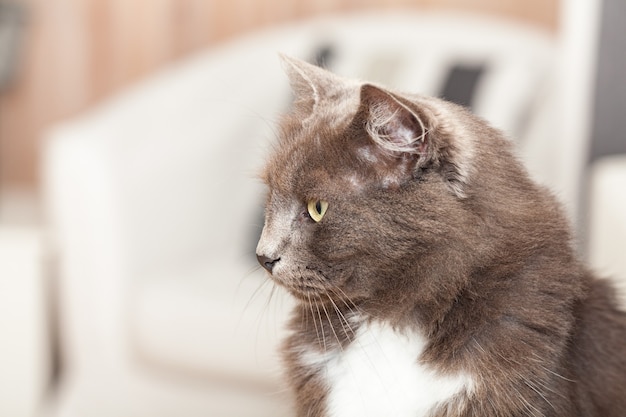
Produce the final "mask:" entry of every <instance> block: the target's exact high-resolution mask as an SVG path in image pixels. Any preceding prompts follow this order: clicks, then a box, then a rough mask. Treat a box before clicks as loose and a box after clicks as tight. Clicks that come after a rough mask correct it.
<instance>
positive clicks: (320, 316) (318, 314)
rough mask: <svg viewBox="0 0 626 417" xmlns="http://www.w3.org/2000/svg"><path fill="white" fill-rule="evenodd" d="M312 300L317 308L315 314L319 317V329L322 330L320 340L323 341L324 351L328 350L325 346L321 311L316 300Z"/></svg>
mask: <svg viewBox="0 0 626 417" xmlns="http://www.w3.org/2000/svg"><path fill="white" fill-rule="evenodd" d="M314 301H315V308H316V309H317V316H318V317H319V319H320V330H321V332H322V342H323V343H324V352H328V347H327V346H326V334H325V333H326V332H324V322H323V321H322V313H321V312H320V306H319V304H318V302H317V300H314ZM318 337H319V336H318Z"/></svg>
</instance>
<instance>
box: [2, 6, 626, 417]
mask: <svg viewBox="0 0 626 417" xmlns="http://www.w3.org/2000/svg"><path fill="white" fill-rule="evenodd" d="M624 21H626V3H624V2H623V1H621V0H506V1H502V0H363V1H359V0H337V1H326V0H304V1H298V2H293V1H287V0H255V1H252V0H229V1H225V0H21V1H20V0H0V369H1V370H2V372H0V415H2V416H11V417H32V416H42V417H43V416H50V417H52V416H67V417H73V416H76V417H83V416H90V417H92V416H103V417H105V416H106V417H108V416H116V417H120V416H121V417H123V416H129V417H141V416H151V417H154V416H164V417H165V416H177V417H178V416H242V417H244V416H256V417H259V416H268V417H269V416H273V417H277V416H281V415H285V416H286V415H289V414H290V413H289V409H290V398H289V395H288V392H287V391H286V390H285V388H284V386H283V382H282V378H281V375H280V364H279V360H278V358H277V355H276V351H277V349H278V340H279V339H280V337H281V335H282V330H281V329H282V326H283V324H284V321H285V318H286V316H287V312H288V310H289V307H290V303H291V301H290V299H289V298H288V297H286V296H285V295H284V294H283V293H282V292H281V291H280V290H278V289H274V288H273V286H272V284H271V283H269V282H268V281H267V280H266V279H265V278H264V276H263V274H261V273H260V272H259V271H258V268H256V267H255V260H254V247H255V245H256V238H257V235H258V233H259V230H260V228H261V226H262V208H261V202H262V198H263V187H262V185H260V184H259V183H258V181H256V180H255V173H256V172H257V171H258V168H259V166H260V165H261V163H262V160H263V156H264V154H265V152H266V151H267V149H268V148H269V146H270V145H269V144H270V143H271V141H272V138H273V137H274V135H275V123H276V120H277V117H278V115H279V114H280V113H281V112H284V111H285V110H287V109H288V108H289V105H290V100H291V93H290V91H289V87H288V84H287V80H286V79H285V76H284V75H283V73H282V70H281V66H280V63H279V60H278V57H277V54H278V52H283V53H288V54H290V55H293V56H296V57H299V58H302V59H306V60H309V61H311V62H313V63H316V64H319V65H324V66H326V67H329V68H330V69H332V70H333V71H335V72H338V73H340V74H343V75H346V76H351V77H359V78H363V79H368V80H372V81H377V82H381V83H385V84H386V85H389V86H391V87H395V88H398V89H401V90H408V91H414V92H420V93H424V94H432V95H438V96H442V97H445V98H447V99H449V100H452V101H456V102H458V103H460V104H463V105H466V106H468V107H470V108H471V109H472V110H473V111H474V112H475V113H477V114H479V115H481V116H482V117H485V118H486V119H487V120H489V121H490V122H491V123H493V124H494V125H496V126H497V127H499V128H501V129H502V130H503V131H504V132H505V133H506V134H507V135H508V136H509V137H510V138H511V140H513V141H515V142H516V143H517V145H518V148H519V150H520V157H521V158H522V159H523V160H524V162H525V163H526V164H527V166H528V167H529V169H530V171H531V174H532V175H533V176H534V177H535V178H536V179H537V180H538V181H540V182H542V183H544V184H546V185H547V186H549V187H550V188H552V189H553V190H554V192H555V193H556V194H557V195H558V196H559V197H560V198H561V199H562V201H563V202H564V204H565V207H566V210H567V213H568V215H569V216H570V219H571V222H572V225H573V226H574V228H575V229H576V230H577V233H578V243H577V245H578V248H579V250H580V253H581V256H583V257H584V258H585V259H586V260H587V261H588V262H589V263H590V265H591V266H592V267H593V268H594V269H595V270H596V271H598V272H599V273H601V274H603V275H605V276H612V277H613V279H615V280H616V282H617V283H618V285H623V283H624V282H626V256H625V255H626V191H625V190H626V135H625V134H624V132H626V125H625V124H626V117H625V116H626V83H625V82H624V79H625V77H626V55H625V54H624V53H623V51H624V50H625V49H626V48H625V47H626V29H625V28H624V25H623V22H624Z"/></svg>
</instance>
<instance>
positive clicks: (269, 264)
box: [256, 255, 280, 274]
mask: <svg viewBox="0 0 626 417" xmlns="http://www.w3.org/2000/svg"><path fill="white" fill-rule="evenodd" d="M256 259H257V260H258V261H259V263H260V264H261V266H262V267H263V268H265V269H267V272H269V273H270V274H271V273H272V270H273V269H274V265H276V264H277V263H278V261H280V258H278V259H272V258H268V257H267V256H265V255H257V256H256Z"/></svg>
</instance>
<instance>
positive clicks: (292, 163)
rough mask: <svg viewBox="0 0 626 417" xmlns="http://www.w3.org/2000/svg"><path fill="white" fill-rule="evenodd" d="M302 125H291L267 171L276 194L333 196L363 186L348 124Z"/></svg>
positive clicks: (266, 173) (291, 121) (280, 141)
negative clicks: (346, 131) (346, 132)
mask: <svg viewBox="0 0 626 417" xmlns="http://www.w3.org/2000/svg"><path fill="white" fill-rule="evenodd" d="M320 122H321V123H318V124H316V125H313V124H311V125H308V126H303V125H301V124H300V125H299V124H298V121H297V120H290V121H287V123H286V126H283V129H282V131H283V133H282V135H281V138H280V140H279V141H278V145H277V146H276V148H275V149H274V152H273V154H272V155H271V157H270V158H269V160H268V163H267V165H266V167H265V171H264V180H265V182H266V183H267V184H268V185H269V187H270V188H271V189H272V190H275V191H277V192H280V193H281V194H292V195H310V196H315V195H318V196H319V195H329V194H335V193H338V194H341V193H345V192H349V191H351V190H354V189H355V188H356V187H357V185H359V184H360V183H362V182H363V181H362V179H361V174H360V173H359V168H358V166H357V164H358V160H357V158H356V157H355V155H354V149H352V148H354V146H351V144H350V140H349V138H346V134H345V126H346V125H347V124H348V123H349V120H348V122H344V123H342V124H340V125H339V127H337V126H333V125H332V124H331V123H329V122H323V120H320Z"/></svg>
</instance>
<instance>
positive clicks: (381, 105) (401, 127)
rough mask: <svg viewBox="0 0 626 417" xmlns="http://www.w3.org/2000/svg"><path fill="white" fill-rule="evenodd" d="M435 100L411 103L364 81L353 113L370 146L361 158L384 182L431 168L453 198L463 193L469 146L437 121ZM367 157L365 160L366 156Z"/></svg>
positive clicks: (394, 181) (439, 111)
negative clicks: (357, 109)
mask: <svg viewBox="0 0 626 417" xmlns="http://www.w3.org/2000/svg"><path fill="white" fill-rule="evenodd" d="M439 105H443V104H442V103H439V102H432V103H430V104H429V105H426V104H425V103H422V104H417V103H416V102H415V101H414V100H409V99H406V98H404V97H402V96H400V95H396V94H394V93H392V92H389V91H386V90H384V89H382V88H379V87H376V86H373V85H369V84H364V85H363V86H361V93H360V106H359V111H358V112H357V115H356V117H355V121H356V122H357V123H358V126H360V127H364V128H365V130H366V132H367V135H368V137H369V138H370V139H371V143H372V145H371V146H370V147H369V149H367V148H366V156H369V159H370V160H371V161H375V162H372V163H376V164H378V165H377V167H376V168H377V171H378V172H379V175H380V176H381V177H382V178H383V181H385V182H386V183H388V184H399V183H402V182H403V181H408V180H411V179H412V178H414V177H415V176H416V175H419V172H420V170H422V169H424V168H426V167H433V168H434V169H436V170H438V171H439V173H440V174H441V175H442V177H443V178H444V179H445V180H446V182H447V183H448V185H449V186H450V189H451V190H452V191H453V192H454V194H456V195H457V196H458V197H460V198H463V197H464V196H465V191H464V188H465V185H466V183H467V180H468V175H469V174H468V172H469V166H470V165H471V146H469V143H466V144H465V146H463V143H461V142H463V141H464V140H463V135H459V134H455V132H453V131H451V130H450V128H449V126H448V124H449V123H448V124H447V123H442V121H441V120H439V119H440V118H442V117H444V116H442V114H445V112H444V113H442V109H438V108H437V106H439ZM366 159H368V158H366Z"/></svg>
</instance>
